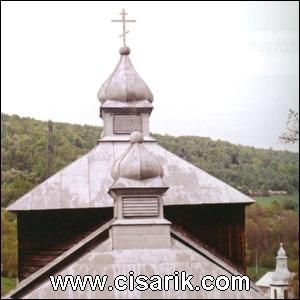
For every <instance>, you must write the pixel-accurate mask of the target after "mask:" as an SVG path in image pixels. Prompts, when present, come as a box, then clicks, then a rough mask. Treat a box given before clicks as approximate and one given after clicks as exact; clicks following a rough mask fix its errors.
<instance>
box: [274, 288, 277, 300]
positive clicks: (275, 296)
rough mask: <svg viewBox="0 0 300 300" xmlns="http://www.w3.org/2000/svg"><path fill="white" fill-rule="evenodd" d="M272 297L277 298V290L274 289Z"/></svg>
mask: <svg viewBox="0 0 300 300" xmlns="http://www.w3.org/2000/svg"><path fill="white" fill-rule="evenodd" d="M274 299H277V290H274Z"/></svg>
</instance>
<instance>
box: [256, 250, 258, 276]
mask: <svg viewBox="0 0 300 300" xmlns="http://www.w3.org/2000/svg"><path fill="white" fill-rule="evenodd" d="M255 273H256V275H257V273H258V263H257V248H255Z"/></svg>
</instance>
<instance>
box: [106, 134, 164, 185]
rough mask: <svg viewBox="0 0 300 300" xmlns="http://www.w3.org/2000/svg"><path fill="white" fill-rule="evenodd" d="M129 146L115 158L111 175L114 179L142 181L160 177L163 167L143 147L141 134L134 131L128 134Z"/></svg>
mask: <svg viewBox="0 0 300 300" xmlns="http://www.w3.org/2000/svg"><path fill="white" fill-rule="evenodd" d="M130 143H131V145H130V146H129V148H128V149H127V150H126V151H125V152H124V154H123V155H121V157H120V158H119V159H117V160H116V162H115V163H114V165H113V167H112V169H111V176H112V177H113V179H114V180H115V181H116V180H118V179H119V178H124V179H131V180H136V181H143V180H146V179H153V178H158V177H159V178H162V177H163V168H162V166H161V165H160V163H159V162H158V161H157V160H156V159H155V157H154V156H153V155H152V154H151V153H150V152H149V151H148V150H147V149H146V148H145V146H144V144H143V135H142V133H140V132H138V131H134V132H132V133H131V135H130Z"/></svg>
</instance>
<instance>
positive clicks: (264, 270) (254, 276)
mask: <svg viewBox="0 0 300 300" xmlns="http://www.w3.org/2000/svg"><path fill="white" fill-rule="evenodd" d="M269 271H274V269H270V268H264V267H262V268H258V272H257V274H256V272H255V266H250V267H247V275H248V276H249V277H250V278H251V279H252V280H253V281H257V280H258V279H259V278H261V277H262V276H263V275H265V274H266V273H267V272H269Z"/></svg>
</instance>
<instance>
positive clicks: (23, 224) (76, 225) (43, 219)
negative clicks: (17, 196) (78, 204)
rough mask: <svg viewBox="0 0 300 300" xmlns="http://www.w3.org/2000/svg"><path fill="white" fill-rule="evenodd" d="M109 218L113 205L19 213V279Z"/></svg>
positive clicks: (111, 214)
mask: <svg viewBox="0 0 300 300" xmlns="http://www.w3.org/2000/svg"><path fill="white" fill-rule="evenodd" d="M112 217H113V209H112V208H104V209H73V210H49V211H31V212H20V213H18V241H19V243H18V278H19V280H20V281H22V280H24V279H25V278H27V277H28V276H30V275H31V274H32V273H34V272H36V271H37V270H39V269H40V268H42V267H43V266H45V265H46V264H48V263H49V262H51V261H52V260H53V259H55V258H56V257H58V256H59V255H61V254H62V253H63V252H64V251H66V250H68V249H69V248H71V247H72V246H74V245H75V244H76V243H78V242H79V241H80V240H81V239H83V238H84V237H86V236H87V235H88V234H89V233H91V232H93V231H94V230H95V229H97V228H98V227H100V226H101V225H102V224H104V223H105V222H107V221H108V220H110V219H111V218H112Z"/></svg>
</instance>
